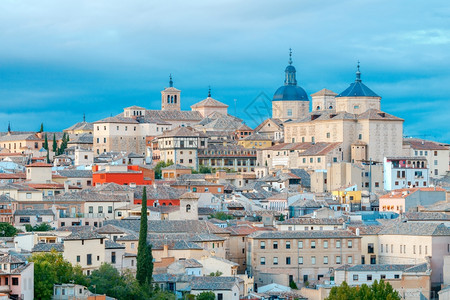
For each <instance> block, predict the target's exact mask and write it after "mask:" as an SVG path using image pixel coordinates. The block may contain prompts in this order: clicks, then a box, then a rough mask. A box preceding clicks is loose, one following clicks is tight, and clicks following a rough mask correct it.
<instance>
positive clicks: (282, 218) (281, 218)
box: [278, 214, 284, 222]
mask: <svg viewBox="0 0 450 300" xmlns="http://www.w3.org/2000/svg"><path fill="white" fill-rule="evenodd" d="M278 221H280V222H282V221H284V215H283V214H281V215H280V217H278Z"/></svg>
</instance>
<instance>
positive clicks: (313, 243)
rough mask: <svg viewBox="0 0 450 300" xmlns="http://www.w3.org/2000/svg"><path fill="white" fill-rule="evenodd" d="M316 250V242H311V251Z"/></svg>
mask: <svg viewBox="0 0 450 300" xmlns="http://www.w3.org/2000/svg"><path fill="white" fill-rule="evenodd" d="M315 248H316V241H311V249H315Z"/></svg>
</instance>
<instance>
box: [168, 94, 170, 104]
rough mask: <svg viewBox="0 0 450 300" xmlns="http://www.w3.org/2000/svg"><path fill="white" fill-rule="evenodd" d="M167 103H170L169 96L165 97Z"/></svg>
mask: <svg viewBox="0 0 450 300" xmlns="http://www.w3.org/2000/svg"><path fill="white" fill-rule="evenodd" d="M167 103H170V96H169V95H167Z"/></svg>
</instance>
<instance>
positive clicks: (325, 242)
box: [323, 241, 328, 249]
mask: <svg viewBox="0 0 450 300" xmlns="http://www.w3.org/2000/svg"><path fill="white" fill-rule="evenodd" d="M323 248H324V249H328V241H323Z"/></svg>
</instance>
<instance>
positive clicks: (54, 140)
mask: <svg viewBox="0 0 450 300" xmlns="http://www.w3.org/2000/svg"><path fill="white" fill-rule="evenodd" d="M56 150H58V144H57V143H56V136H55V134H53V152H55V153H56Z"/></svg>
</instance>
